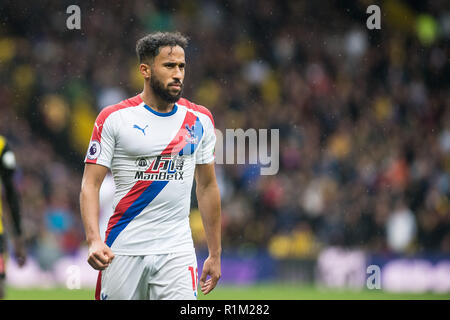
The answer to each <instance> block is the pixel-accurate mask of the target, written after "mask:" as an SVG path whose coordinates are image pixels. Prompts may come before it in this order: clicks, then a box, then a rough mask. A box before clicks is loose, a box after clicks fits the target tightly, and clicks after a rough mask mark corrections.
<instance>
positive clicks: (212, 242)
mask: <svg viewBox="0 0 450 320" xmlns="http://www.w3.org/2000/svg"><path fill="white" fill-rule="evenodd" d="M195 181H196V184H197V188H196V194H197V200H198V208H199V210H200V214H201V216H202V221H203V227H204V229H205V235H206V241H207V244H208V251H209V256H208V258H207V259H206V260H205V263H204V264H203V272H202V275H201V276H200V289H201V291H202V292H203V294H208V293H209V292H211V290H213V289H214V288H215V286H216V284H217V282H218V281H219V278H220V276H221V271H220V255H221V253H222V245H221V219H220V215H221V213H220V193H219V187H218V186H217V181H216V174H215V171H214V163H210V164H197V165H196V168H195ZM208 275H209V276H210V278H209V279H208V280H207V279H206V278H207V276H208Z"/></svg>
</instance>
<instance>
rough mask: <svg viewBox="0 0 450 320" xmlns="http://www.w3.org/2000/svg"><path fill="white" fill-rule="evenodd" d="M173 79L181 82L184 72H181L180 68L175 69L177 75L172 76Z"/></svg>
mask: <svg viewBox="0 0 450 320" xmlns="http://www.w3.org/2000/svg"><path fill="white" fill-rule="evenodd" d="M172 78H173V79H174V80H179V81H181V80H182V79H183V72H182V71H181V68H180V67H176V68H175V73H174V74H173V75H172Z"/></svg>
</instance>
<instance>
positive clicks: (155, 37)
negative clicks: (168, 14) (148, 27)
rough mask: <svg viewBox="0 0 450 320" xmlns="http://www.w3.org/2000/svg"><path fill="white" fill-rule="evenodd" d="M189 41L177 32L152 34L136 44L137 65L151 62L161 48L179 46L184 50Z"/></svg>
mask: <svg viewBox="0 0 450 320" xmlns="http://www.w3.org/2000/svg"><path fill="white" fill-rule="evenodd" d="M188 42H189V39H188V38H187V37H186V36H184V35H182V34H181V33H179V32H159V31H158V32H153V33H150V34H148V35H146V36H145V37H143V38H141V39H139V40H138V41H137V43H136V53H137V56H138V58H139V63H143V62H151V61H153V59H154V58H155V57H156V56H157V55H158V54H159V48H161V47H167V46H169V47H175V46H180V47H181V48H183V49H185V48H186V47H187V45H188Z"/></svg>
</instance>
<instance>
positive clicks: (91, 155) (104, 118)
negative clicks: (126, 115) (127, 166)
mask: <svg viewBox="0 0 450 320" xmlns="http://www.w3.org/2000/svg"><path fill="white" fill-rule="evenodd" d="M105 111H107V110H105V109H103V110H102V112H100V114H99V115H98V117H97V119H96V120H95V123H94V129H93V131H92V136H91V140H90V142H89V147H88V150H87V153H86V157H85V159H84V162H85V163H95V164H100V165H102V166H105V167H108V168H111V163H112V159H113V155H114V147H115V134H114V127H113V125H114V123H113V120H112V116H111V115H110V114H108V113H107V112H105Z"/></svg>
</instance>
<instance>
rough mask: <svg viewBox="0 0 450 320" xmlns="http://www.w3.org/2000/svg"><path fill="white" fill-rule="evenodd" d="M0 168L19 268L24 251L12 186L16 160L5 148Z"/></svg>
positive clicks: (15, 196)
mask: <svg viewBox="0 0 450 320" xmlns="http://www.w3.org/2000/svg"><path fill="white" fill-rule="evenodd" d="M0 161H1V164H0V165H1V166H2V168H3V170H0V172H1V180H2V181H3V185H4V187H5V196H6V201H7V202H8V205H9V209H10V210H9V211H10V215H11V220H12V224H13V244H14V255H15V256H16V259H17V263H18V265H19V266H23V265H24V264H25V262H26V250H25V243H24V242H25V241H24V239H23V236H22V221H21V216H20V201H19V193H18V192H17V190H16V187H15V186H14V181H13V180H14V179H13V178H14V172H15V169H16V160H15V157H14V153H13V152H12V151H11V150H9V149H8V146H6V147H5V149H4V152H3V153H2V155H1V157H0Z"/></svg>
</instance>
